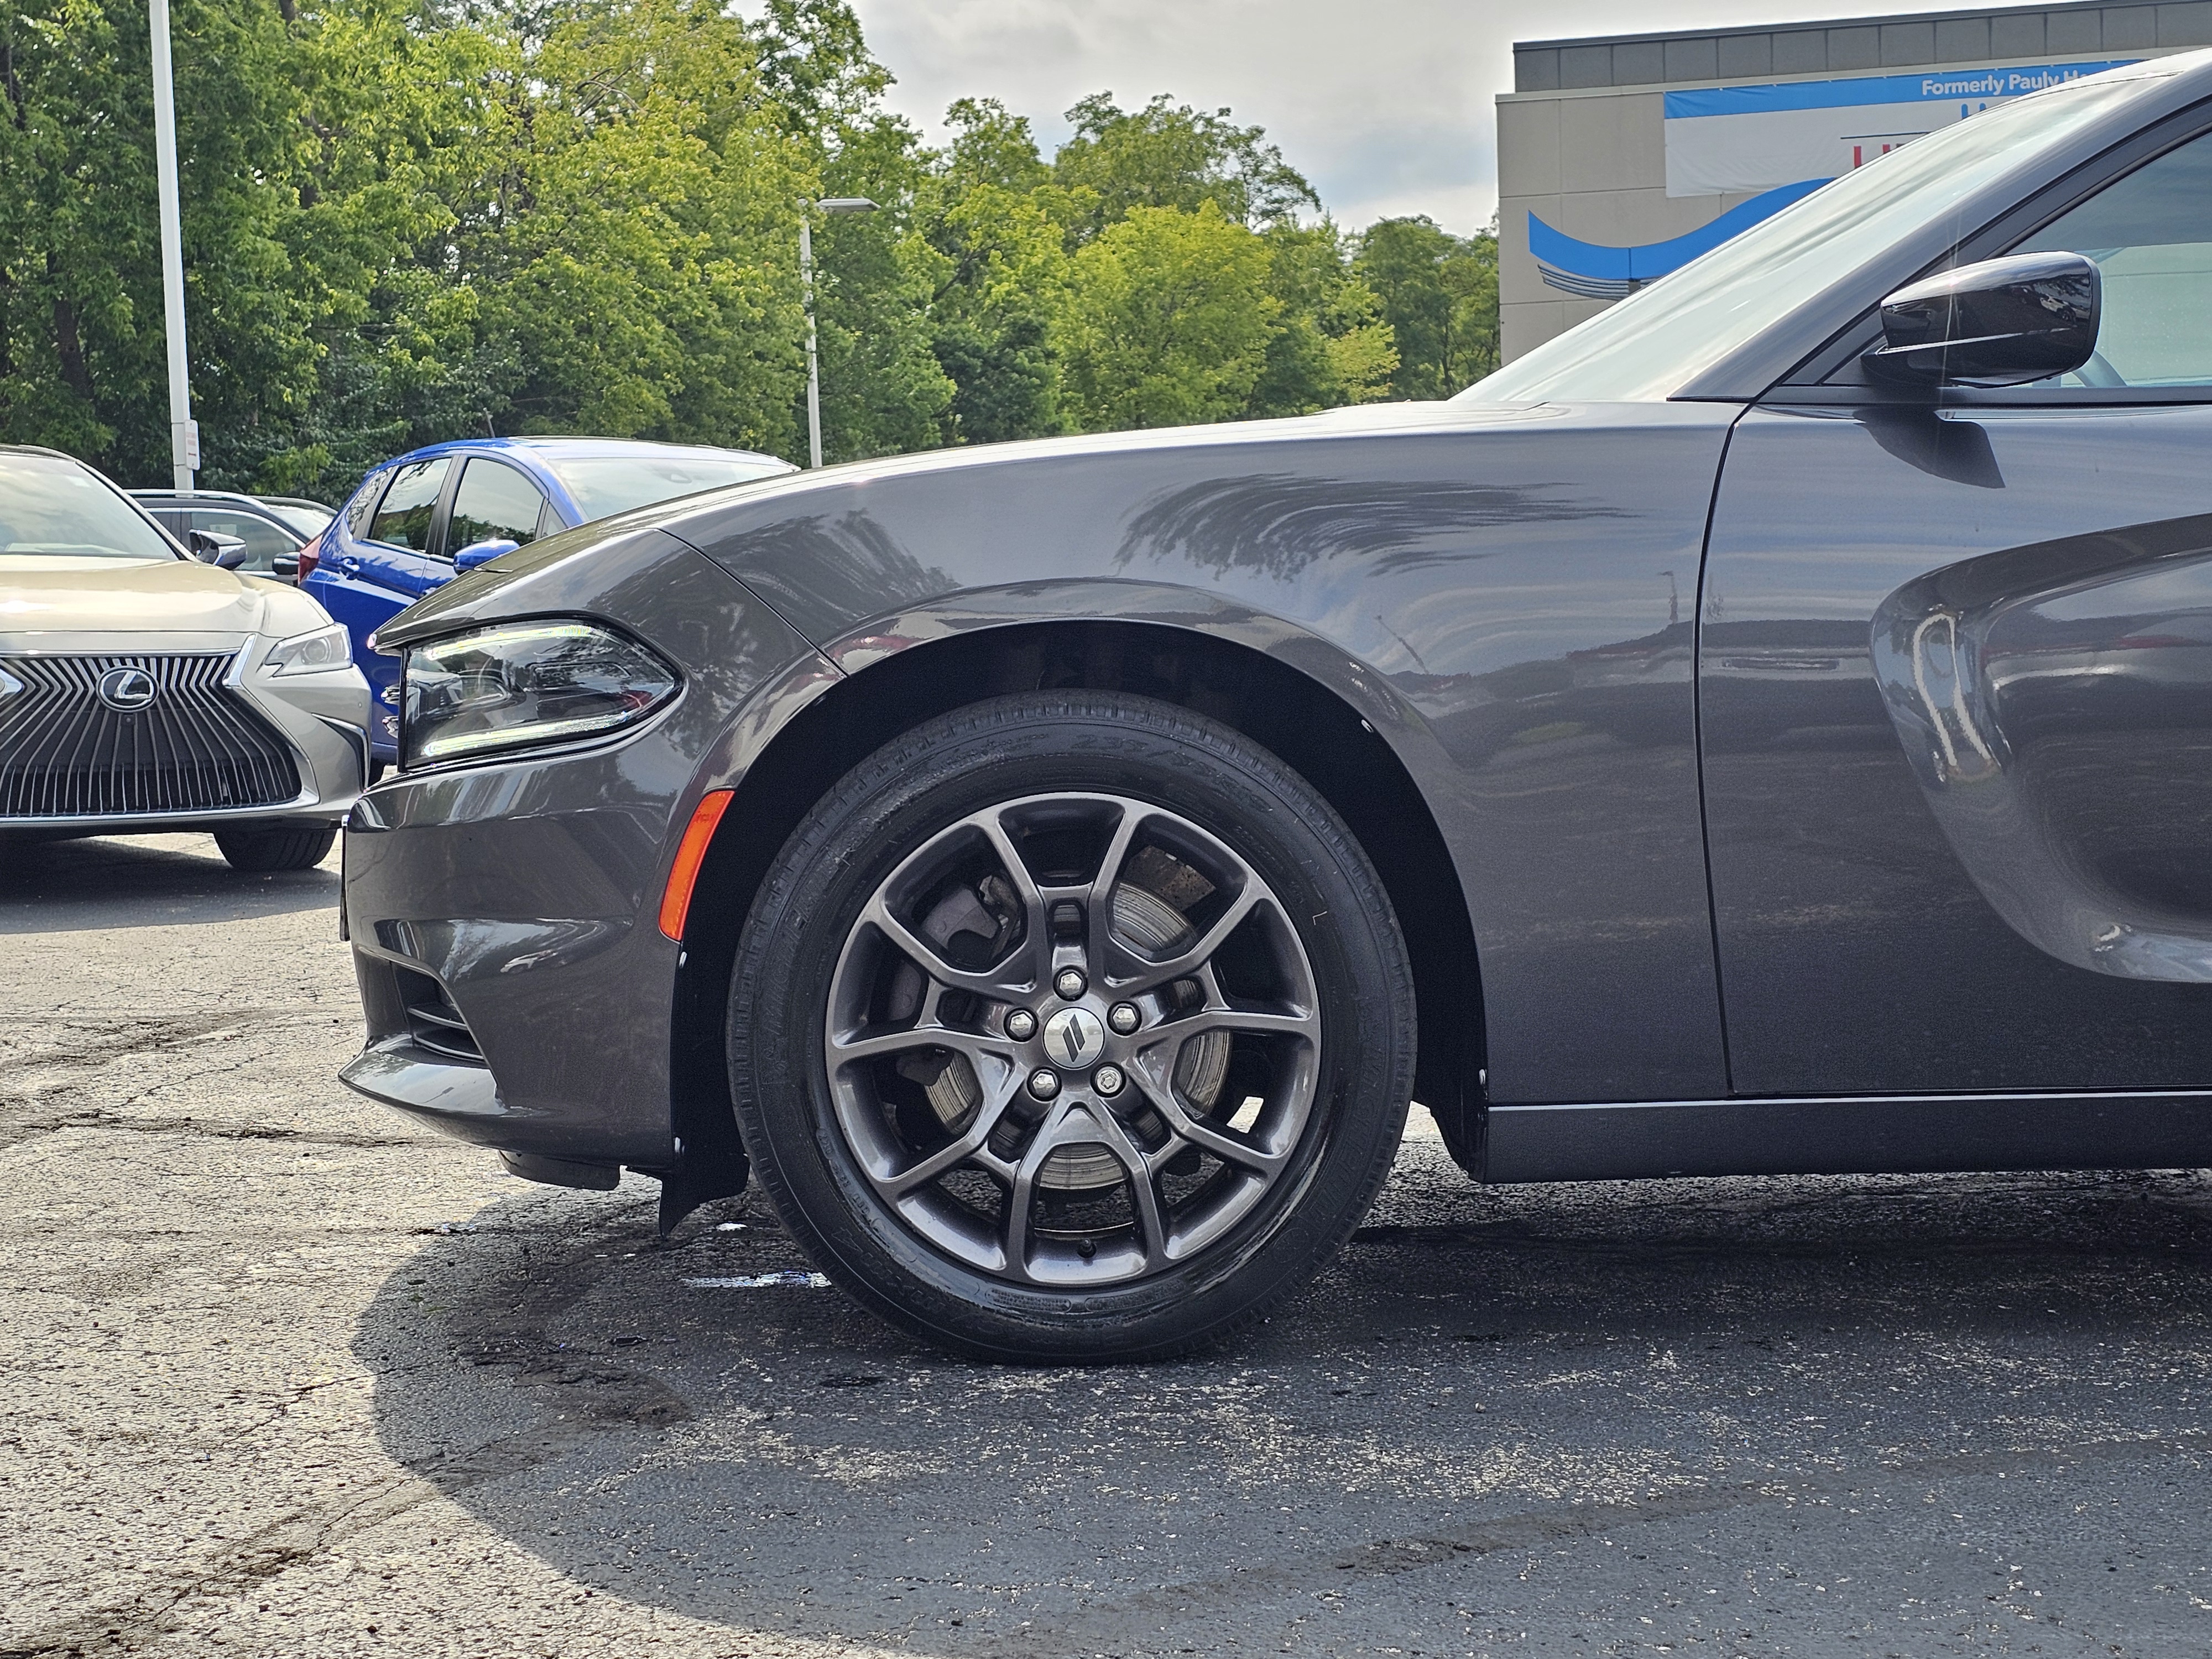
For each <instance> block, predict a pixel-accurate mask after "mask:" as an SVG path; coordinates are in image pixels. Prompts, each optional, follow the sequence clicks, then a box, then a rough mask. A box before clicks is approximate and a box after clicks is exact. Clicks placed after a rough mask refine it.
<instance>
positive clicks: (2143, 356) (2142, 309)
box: [2015, 133, 2212, 386]
mask: <svg viewBox="0 0 2212 1659" xmlns="http://www.w3.org/2000/svg"><path fill="white" fill-rule="evenodd" d="M2059 251H2063V252H2069V253H2081V254H2086V255H2087V256H2088V257H2089V258H2092V259H2094V260H2095V261H2096V262H2097V267H2098V270H2100V272H2102V274H2103V276H2104V308H2103V313H2102V316H2101V319H2100V322H2099V324H2098V329H2097V355H2096V356H2093V357H2092V358H2091V359H2090V360H2089V361H2088V362H2087V363H2086V364H2085V365H2083V366H2082V368H2081V369H2080V370H2078V371H2077V372H2075V374H2068V375H2065V376H2063V377H2062V378H2060V379H2058V380H2050V381H2045V382H2044V383H2043V384H2045V385H2049V386H2212V133H2207V134H2206V135H2204V136H2203V137H2199V138H2193V139H2191V141H2190V142H2189V143H2185V144H2184V145H2182V146H2181V147H2180V148H2179V149H2170V150H2168V151H2166V154H2165V155H2161V156H2160V157H2159V158H2158V159H2157V160H2156V161H2147V162H2145V163H2144V164H2143V165H2142V167H2137V168H2136V170H2135V171H2134V172H2133V173H2129V174H2128V175H2127V176H2126V177H2125V178H2124V179H2115V180H2114V181H2113V182H2112V184H2110V185H2106V187H2105V188H2104V189H2103V190H2101V191H2098V192H2097V194H2096V195H2094V196H2093V197H2090V198H2089V199H2088V200H2087V201H2086V202H2084V203H2082V204H2081V205H2080V206H2079V207H2076V208H2074V209H2072V210H2069V212H2067V213H2065V214H2064V215H2063V216H2060V217H2059V218H2058V219H2057V220H2055V221H2053V222H2051V224H2048V225H2046V226H2045V227H2044V228H2042V229H2041V230H2039V231H2038V232H2037V233H2036V234H2034V235H2033V236H2031V237H2029V238H2028V239H2027V240H2026V241H2025V242H2022V243H2021V245H2020V246H2019V247H2018V248H2017V249H2015V252H2021V253H2044V252H2059Z"/></svg>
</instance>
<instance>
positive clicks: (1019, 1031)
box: [1006, 1008, 1036, 1042]
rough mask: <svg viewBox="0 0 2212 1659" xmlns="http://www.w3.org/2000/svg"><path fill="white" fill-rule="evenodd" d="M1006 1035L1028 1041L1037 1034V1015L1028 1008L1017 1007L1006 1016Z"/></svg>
mask: <svg viewBox="0 0 2212 1659" xmlns="http://www.w3.org/2000/svg"><path fill="white" fill-rule="evenodd" d="M1006 1035H1007V1036H1010V1037H1012V1038H1013V1040H1014V1041H1015V1042H1028V1041H1029V1040H1030V1038H1031V1037H1033V1036H1036V1015H1035V1014H1033V1013H1031V1012H1030V1011H1029V1010H1028V1009H1026V1008H1017V1009H1015V1010H1014V1012H1012V1013H1011V1014H1008V1015H1007V1016H1006Z"/></svg>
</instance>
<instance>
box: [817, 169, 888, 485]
mask: <svg viewBox="0 0 2212 1659" xmlns="http://www.w3.org/2000/svg"><path fill="white" fill-rule="evenodd" d="M817 208H818V209H820V210H822V211H823V213H873V212H874V211H875V210H876V204H874V203H873V202H871V201H870V200H869V199H868V198H867V197H865V196H832V197H828V198H827V199H825V200H823V201H819V202H810V201H807V200H805V198H804V197H802V198H801V199H800V201H799V281H800V282H801V283H803V284H805V289H806V447H807V453H808V454H809V455H811V457H812V458H813V460H812V465H816V466H819V465H822V361H821V356H820V354H819V352H817V350H816V349H815V344H814V210H816V209H817Z"/></svg>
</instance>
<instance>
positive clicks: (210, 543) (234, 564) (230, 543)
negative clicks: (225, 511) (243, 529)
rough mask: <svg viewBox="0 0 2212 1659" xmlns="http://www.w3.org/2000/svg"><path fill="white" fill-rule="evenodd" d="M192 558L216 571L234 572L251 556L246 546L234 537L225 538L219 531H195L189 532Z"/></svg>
mask: <svg viewBox="0 0 2212 1659" xmlns="http://www.w3.org/2000/svg"><path fill="white" fill-rule="evenodd" d="M191 550H192V556H193V557H194V558H196V559H199V560H202V561H204V562H206V563H208V564H211V565H213V566H214V567H215V568H216V569H218V570H235V569H237V568H238V567H239V566H240V565H242V564H244V563H245V562H246V560H247V558H249V557H250V555H249V554H248V553H247V552H246V544H245V543H244V542H243V541H241V540H240V539H239V538H237V537H235V536H226V535H224V534H223V533H222V532H221V531H219V530H195V531H193V532H191Z"/></svg>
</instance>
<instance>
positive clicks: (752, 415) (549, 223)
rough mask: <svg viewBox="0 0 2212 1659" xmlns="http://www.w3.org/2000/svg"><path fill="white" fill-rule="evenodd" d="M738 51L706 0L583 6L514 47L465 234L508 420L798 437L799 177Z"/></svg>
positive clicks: (625, 433)
mask: <svg viewBox="0 0 2212 1659" xmlns="http://www.w3.org/2000/svg"><path fill="white" fill-rule="evenodd" d="M752 64H753V53H752V46H751V43H750V41H749V40H748V39H747V37H746V34H745V32H744V27H743V25H742V24H740V23H738V22H737V21H734V20H732V19H731V18H729V17H728V16H727V15H725V13H724V12H723V11H722V10H721V9H720V8H719V7H718V6H716V5H714V4H712V3H708V0H623V3H619V4H607V5H593V6H587V7H579V8H577V9H576V10H575V11H574V13H573V14H572V15H570V16H569V17H568V18H567V19H565V20H563V21H561V22H559V23H558V24H556V26H555V27H552V28H551V29H550V32H549V33H547V34H546V36H545V37H544V40H543V42H542V44H540V45H539V46H538V47H537V48H536V49H535V50H533V51H532V52H528V53H527V55H526V58H525V60H524V64H523V69H524V73H523V75H522V76H520V78H519V79H518V80H517V81H516V82H515V83H514V86H513V93H512V95H513V97H514V98H515V99H516V100H519V101H518V105H517V106H516V108H515V109H514V112H513V118H512V120H513V126H514V127H515V128H516V130H517V132H518V138H519V142H518V143H517V144H516V145H515V147H514V148H513V149H512V150H511V152H510V155H511V161H510V165H509V167H508V168H507V171H506V172H505V173H504V174H503V176H501V178H500V179H499V181H498V185H497V189H496V192H495V195H494V197H493V204H494V205H493V206H492V207H491V210H489V211H485V212H483V214H482V215H481V216H480V219H479V220H478V222H477V223H475V224H474V225H471V227H470V228H469V229H468V232H467V234H465V237H464V238H463V240H462V241H461V244H460V268H461V270H462V271H463V273H464V274H465V276H467V277H468V278H469V280H470V283H471V286H472V287H473V288H475V289H477V292H478V294H479V295H480V296H481V297H480V298H479V300H478V301H477V305H478V312H477V314H478V317H479V319H480V327H481V330H482V332H483V335H485V336H486V337H489V338H491V339H493V340H495V341H496V342H497V343H498V344H499V346H500V348H501V354H502V356H504V357H505V358H506V359H507V361H509V362H512V363H513V366H514V367H513V374H512V380H511V384H510V385H509V386H507V388H506V392H505V397H504V398H503V400H502V401H503V402H504V404H505V406H506V408H507V410H508V411H509V414H508V417H507V418H508V422H509V424H510V426H511V427H512V428H513V429H519V430H522V431H553V432H562V431H587V432H599V433H605V434H607V435H612V436H617V437H651V438H661V439H669V440H677V441H690V442H710V443H721V444H737V445H742V446H745V447H780V448H786V449H787V448H789V447H792V445H793V441H794V436H795V434H794V429H793V422H792V412H791V411H792V409H793V399H794V397H795V395H796V389H797V387H798V386H799V381H800V377H801V375H802V373H803V365H802V362H801V344H800V343H801V340H802V338H803V333H802V326H803V325H802V323H801V319H800V313H799V292H798V285H797V283H796V281H795V275H796V273H795V271H794V270H793V268H792V264H793V261H792V259H791V258H790V257H788V256H786V255H785V254H784V252H783V248H784V245H785V243H786V241H787V240H788V239H789V237H790V235H791V234H792V228H793V219H794V215H795V211H796V204H797V201H798V199H799V197H800V196H801V195H803V194H805V193H806V191H808V189H809V188H810V186H811V180H812V175H811V171H810V168H809V165H808V163H809V158H808V157H807V156H806V155H805V151H804V148H803V146H800V145H799V144H797V143H794V142H793V141H792V140H791V138H790V137H788V135H787V132H786V131H785V130H784V128H783V126H782V124H781V122H779V121H777V120H775V118H773V117H772V116H770V115H769V113H767V112H765V111H764V110H763V106H762V104H761V101H760V100H759V99H758V97H757V92H756V88H755V86H754V83H753V79H752ZM501 202H507V203H515V204H527V205H528V210H527V211H523V212H502V211H500V210H498V209H497V207H496V205H495V204H498V203H501Z"/></svg>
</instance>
